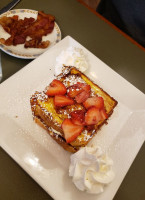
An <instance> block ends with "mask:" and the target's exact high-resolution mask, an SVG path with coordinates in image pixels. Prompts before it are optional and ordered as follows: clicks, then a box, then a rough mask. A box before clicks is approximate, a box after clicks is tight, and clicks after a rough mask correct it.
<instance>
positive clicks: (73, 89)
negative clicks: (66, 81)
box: [67, 84, 83, 98]
mask: <svg viewBox="0 0 145 200" xmlns="http://www.w3.org/2000/svg"><path fill="white" fill-rule="evenodd" d="M82 91H83V89H82V88H80V87H79V86H78V85H77V84H75V85H72V86H70V87H69V88H68V92H67V95H68V96H69V97H71V98H74V97H75V96H76V95H78V94H80V93H81V92H82Z"/></svg>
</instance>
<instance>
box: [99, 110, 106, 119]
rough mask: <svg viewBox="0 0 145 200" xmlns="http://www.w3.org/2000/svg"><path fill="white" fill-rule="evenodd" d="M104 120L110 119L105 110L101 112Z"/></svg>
mask: <svg viewBox="0 0 145 200" xmlns="http://www.w3.org/2000/svg"><path fill="white" fill-rule="evenodd" d="M100 113H101V116H102V120H105V119H108V115H107V113H106V111H105V110H104V109H102V110H100Z"/></svg>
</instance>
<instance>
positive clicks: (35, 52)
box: [0, 9, 61, 59]
mask: <svg viewBox="0 0 145 200" xmlns="http://www.w3.org/2000/svg"><path fill="white" fill-rule="evenodd" d="M37 14H38V11H35V10H29V9H15V10H11V11H8V12H6V13H4V14H2V15H1V16H0V17H3V16H7V17H12V16H13V15H18V16H19V18H20V19H24V18H25V17H28V18H29V17H33V18H35V19H36V18H37ZM8 37H9V34H8V33H6V32H5V31H4V29H3V28H2V26H1V25H0V38H5V39H7V38H8ZM42 39H43V41H45V40H49V41H50V42H51V43H50V45H49V46H48V48H46V49H38V48H27V49H26V48H24V45H23V44H19V45H17V46H13V45H11V46H6V45H3V44H0V49H1V50H2V51H4V52H5V53H7V54H9V55H11V56H14V57H17V58H24V59H34V58H37V57H38V56H39V55H40V54H42V53H43V52H45V51H46V50H48V49H49V48H51V47H52V46H53V45H54V44H56V43H57V42H59V41H60V40H61V31H60V28H59V26H58V25H57V23H56V22H55V25H54V30H53V31H52V33H50V34H48V35H47V36H43V38H42Z"/></svg>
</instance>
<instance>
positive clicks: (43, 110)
mask: <svg viewBox="0 0 145 200" xmlns="http://www.w3.org/2000/svg"><path fill="white" fill-rule="evenodd" d="M57 79H58V80H60V81H61V82H62V83H63V84H64V85H65V86H66V87H69V86H70V85H71V84H72V85H73V84H74V81H77V82H79V81H83V82H85V83H87V84H88V85H90V86H91V90H92V93H91V95H98V96H101V97H102V98H103V99H104V106H105V109H106V113H107V114H108V117H110V116H111V114H112V113H113V110H114V107H115V106H116V105H117V101H116V100H115V99H114V98H113V97H111V96H110V95H109V94H108V93H107V92H105V91H104V90H103V89H102V88H100V87H99V86H98V85H97V84H95V83H93V82H92V81H91V80H90V79H89V78H88V77H87V76H86V75H84V74H83V73H82V72H80V71H79V70H77V69H76V68H74V67H66V68H65V71H64V73H62V74H60V75H59V76H58V77H57ZM70 80H71V81H70ZM78 80H79V81H78ZM46 89H47V88H46ZM30 103H31V109H32V113H33V116H34V118H35V121H36V122H37V123H38V122H39V124H41V126H43V127H45V129H46V130H47V131H48V133H49V134H50V135H51V136H52V138H53V139H54V140H55V141H56V142H57V143H59V144H60V145H61V146H62V147H63V148H64V149H66V150H67V151H70V152H76V151H77V150H78V149H79V148H80V147H83V146H86V145H87V144H88V142H89V141H90V140H91V139H92V138H93V136H94V135H95V134H96V133H97V131H98V129H100V127H101V126H102V125H103V124H104V123H106V121H107V120H103V121H101V122H99V123H98V124H97V125H95V126H94V129H93V130H87V129H85V130H84V131H83V132H82V133H81V135H80V136H78V137H77V138H76V139H75V140H74V141H73V142H71V143H70V144H67V143H66V141H65V138H64V133H63V130H62V128H61V123H62V122H63V120H64V119H65V118H67V117H68V116H69V113H70V112H71V111H72V110H77V108H78V106H79V109H81V105H77V104H76V105H73V106H69V107H67V108H63V109H60V110H56V109H55V107H54V105H53V99H52V98H48V96H47V95H45V91H44V92H42V93H39V92H36V93H35V94H34V95H32V97H31V99H30ZM58 132H59V133H58Z"/></svg>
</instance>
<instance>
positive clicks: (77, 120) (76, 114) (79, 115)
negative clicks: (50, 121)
mask: <svg viewBox="0 0 145 200" xmlns="http://www.w3.org/2000/svg"><path fill="white" fill-rule="evenodd" d="M70 116H71V120H72V122H73V123H74V124H77V125H84V124H85V111H84V110H75V111H73V112H71V113H70Z"/></svg>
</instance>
